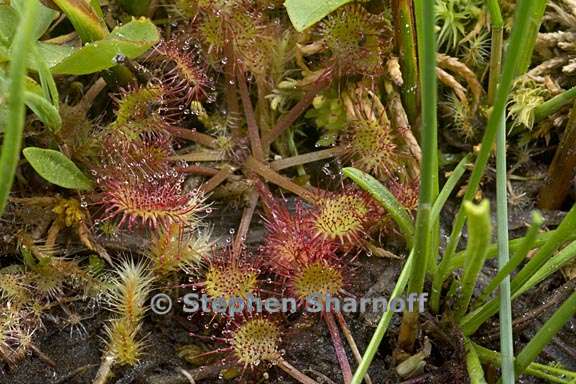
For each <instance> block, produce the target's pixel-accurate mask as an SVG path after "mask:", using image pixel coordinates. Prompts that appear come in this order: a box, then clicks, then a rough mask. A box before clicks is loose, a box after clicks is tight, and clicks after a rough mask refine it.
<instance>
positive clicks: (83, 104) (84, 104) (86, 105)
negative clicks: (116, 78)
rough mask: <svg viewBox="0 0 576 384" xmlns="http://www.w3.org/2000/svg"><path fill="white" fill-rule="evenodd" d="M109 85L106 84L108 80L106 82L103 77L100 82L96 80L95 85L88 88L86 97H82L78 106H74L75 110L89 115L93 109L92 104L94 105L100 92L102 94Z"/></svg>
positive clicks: (99, 79)
mask: <svg viewBox="0 0 576 384" xmlns="http://www.w3.org/2000/svg"><path fill="white" fill-rule="evenodd" d="M107 85H108V84H107V83H106V80H104V79H103V78H101V77H100V78H98V80H96V81H95V82H94V84H92V86H91V87H90V88H88V91H86V93H85V94H84V96H82V99H81V100H80V101H79V102H78V103H77V104H76V105H74V109H75V110H76V111H77V112H78V113H81V114H83V115H86V113H88V111H89V110H90V108H92V104H94V99H96V97H97V96H98V95H99V94H100V92H102V90H103V89H104V88H105V87H106V86H107Z"/></svg>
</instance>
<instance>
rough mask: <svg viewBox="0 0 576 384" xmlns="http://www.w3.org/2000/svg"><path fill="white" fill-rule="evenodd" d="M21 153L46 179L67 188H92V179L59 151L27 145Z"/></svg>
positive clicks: (84, 189)
mask: <svg viewBox="0 0 576 384" xmlns="http://www.w3.org/2000/svg"><path fill="white" fill-rule="evenodd" d="M23 153H24V157H25V158H26V160H28V162H29V163H30V165H31V166H32V168H34V170H35V171H36V172H38V174H39V175H40V176H42V177H43V178H44V179H45V180H46V181H48V182H50V183H52V184H55V185H58V186H59V187H63V188H68V189H77V190H83V191H87V190H91V189H92V188H93V183H92V180H90V178H88V177H87V176H86V175H85V174H84V173H83V172H82V171H81V170H80V169H79V168H78V167H77V166H76V164H74V162H72V160H70V159H69V158H67V157H66V156H64V154H62V153H61V152H58V151H55V150H52V149H43V148H36V147H28V148H25V149H24V150H23Z"/></svg>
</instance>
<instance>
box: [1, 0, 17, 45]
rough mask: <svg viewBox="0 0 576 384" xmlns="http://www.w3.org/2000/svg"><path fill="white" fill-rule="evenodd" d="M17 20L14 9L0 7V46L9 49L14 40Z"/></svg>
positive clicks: (7, 6)
mask: <svg viewBox="0 0 576 384" xmlns="http://www.w3.org/2000/svg"><path fill="white" fill-rule="evenodd" d="M18 18H19V17H18V13H17V12H16V10H15V9H14V8H12V7H11V6H9V5H0V44H1V45H3V46H4V47H5V48H9V47H10V43H11V42H12V39H13V38H14V34H15V33H16V27H17V26H18Z"/></svg>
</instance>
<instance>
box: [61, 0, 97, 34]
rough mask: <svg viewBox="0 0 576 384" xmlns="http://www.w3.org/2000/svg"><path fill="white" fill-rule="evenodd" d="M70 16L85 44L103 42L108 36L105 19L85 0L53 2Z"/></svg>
mask: <svg viewBox="0 0 576 384" xmlns="http://www.w3.org/2000/svg"><path fill="white" fill-rule="evenodd" d="M52 2H53V3H54V4H56V5H57V6H58V7H59V8H60V9H61V10H62V12H64V13H65V14H66V16H68V19H70V22H71V23H72V25H74V29H75V30H76V32H78V35H80V38H81V39H82V41H84V42H90V41H96V40H102V39H104V38H105V37H106V36H108V27H106V23H105V22H104V19H103V18H102V17H101V16H100V15H99V14H98V12H97V11H96V10H95V9H94V8H93V7H92V5H91V4H90V3H89V2H87V1H85V0H52Z"/></svg>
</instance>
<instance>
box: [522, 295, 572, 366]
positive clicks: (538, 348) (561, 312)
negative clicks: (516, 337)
mask: <svg viewBox="0 0 576 384" xmlns="http://www.w3.org/2000/svg"><path fill="white" fill-rule="evenodd" d="M574 314H576V292H574V293H572V295H570V297H569V298H568V299H567V300H566V301H565V302H564V304H562V305H561V306H560V308H558V310H557V311H556V312H554V314H553V315H552V317H551V318H550V319H548V321H546V323H544V325H543V326H542V328H540V330H539V331H538V333H536V335H535V336H534V337H533V338H532V339H531V340H530V342H529V343H528V344H527V345H526V346H525V347H524V349H522V351H521V352H520V353H519V354H518V357H517V358H516V373H517V374H519V375H520V374H522V373H524V371H526V368H527V367H528V365H530V363H531V362H533V361H534V359H536V357H537V356H538V354H540V352H542V350H543V349H544V347H545V346H546V345H548V344H549V343H550V341H551V340H552V338H553V337H554V336H555V335H556V334H557V333H558V332H559V331H560V330H561V329H562V327H564V324H566V323H567V322H568V321H569V320H570V319H571V318H572V317H573V316H574Z"/></svg>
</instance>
